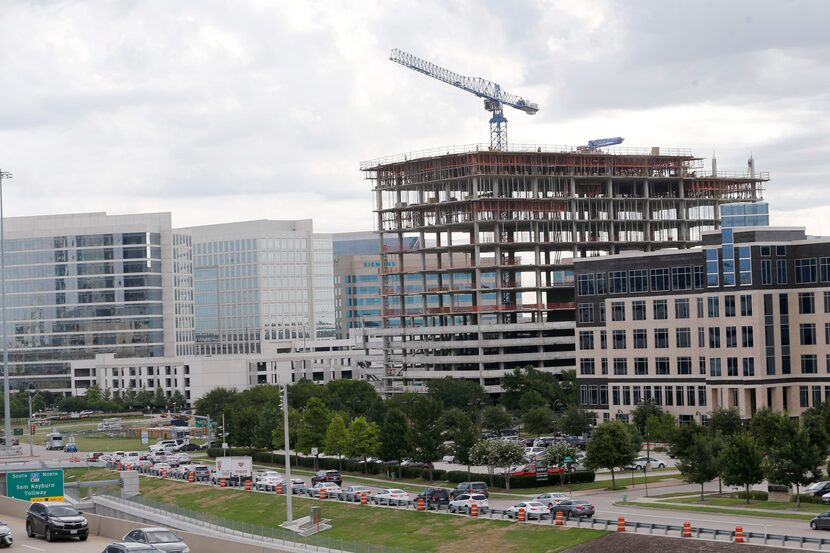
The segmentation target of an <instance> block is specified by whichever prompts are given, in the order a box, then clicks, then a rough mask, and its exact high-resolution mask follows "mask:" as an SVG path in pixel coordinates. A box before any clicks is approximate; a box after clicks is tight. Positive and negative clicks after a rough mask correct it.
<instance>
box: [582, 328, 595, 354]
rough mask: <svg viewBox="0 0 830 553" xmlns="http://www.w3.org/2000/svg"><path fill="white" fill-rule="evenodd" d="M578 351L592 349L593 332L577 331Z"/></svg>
mask: <svg viewBox="0 0 830 553" xmlns="http://www.w3.org/2000/svg"><path fill="white" fill-rule="evenodd" d="M579 349H594V332H593V331H592V330H580V331H579Z"/></svg>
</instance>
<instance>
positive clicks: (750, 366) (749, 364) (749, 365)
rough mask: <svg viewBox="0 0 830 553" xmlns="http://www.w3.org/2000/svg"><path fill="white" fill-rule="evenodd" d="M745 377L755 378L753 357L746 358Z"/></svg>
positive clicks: (744, 361) (744, 363) (744, 359)
mask: <svg viewBox="0 0 830 553" xmlns="http://www.w3.org/2000/svg"><path fill="white" fill-rule="evenodd" d="M743 365H744V376H755V359H754V358H753V357H744V358H743Z"/></svg>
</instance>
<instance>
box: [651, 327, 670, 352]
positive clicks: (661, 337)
mask: <svg viewBox="0 0 830 553" xmlns="http://www.w3.org/2000/svg"><path fill="white" fill-rule="evenodd" d="M654 347H655V348H658V349H663V348H667V347H669V329H668V328H655V329H654Z"/></svg>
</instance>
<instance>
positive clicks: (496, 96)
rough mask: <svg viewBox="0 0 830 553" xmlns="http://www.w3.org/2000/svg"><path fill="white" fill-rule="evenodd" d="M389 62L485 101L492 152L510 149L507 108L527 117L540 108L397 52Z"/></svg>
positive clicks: (488, 84)
mask: <svg viewBox="0 0 830 553" xmlns="http://www.w3.org/2000/svg"><path fill="white" fill-rule="evenodd" d="M389 59H390V60H392V61H394V62H395V63H399V64H401V65H403V66H404V67H408V68H410V69H414V70H415V71H418V72H420V73H423V74H424V75H427V76H429V77H432V78H433V79H438V80H439V81H443V82H445V83H447V84H449V85H452V86H454V87H456V88H460V89H461V90H466V91H467V92H471V93H473V94H475V95H476V96H478V97H479V98H484V109H486V110H487V111H489V112H490V113H492V117H491V118H490V148H491V149H493V150H506V149H507V118H506V117H505V116H504V106H510V107H513V108H516V109H518V110H521V111H523V112H525V113H527V114H528V115H534V114H535V113H536V112H537V111H539V105H538V104H534V103H533V102H529V101H527V100H525V99H524V98H522V97H520V96H516V95H515V94H510V93H508V92H505V91H504V90H503V89H502V87H501V85H499V84H498V83H494V82H491V81H488V80H486V79H482V78H481V77H465V76H464V75H460V74H458V73H455V72H454V71H450V70H449V69H444V68H443V67H440V66H438V65H435V64H434V63H431V62H428V61H426V60H423V59H421V58H418V57H416V56H413V55H412V54H408V53H406V52H403V51H401V50H398V49H397V48H396V49H394V50H392V54H391V55H390V56H389Z"/></svg>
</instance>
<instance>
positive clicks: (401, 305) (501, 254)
mask: <svg viewBox="0 0 830 553" xmlns="http://www.w3.org/2000/svg"><path fill="white" fill-rule="evenodd" d="M712 165H713V168H712V170H711V171H706V172H704V168H703V160H702V158H698V157H695V156H694V155H692V153H691V151H688V150H664V149H663V150H661V149H660V148H649V149H635V148H615V149H609V150H603V151H600V150H588V149H587V148H585V147H577V148H572V147H564V146H561V147H560V146H535V145H534V146H513V147H511V148H510V149H509V150H508V151H492V150H490V149H489V148H488V147H487V146H482V145H479V146H475V145H473V146H462V147H453V148H441V149H437V150H433V151H425V152H417V153H414V154H413V153H410V154H406V155H399V156H392V157H387V158H383V159H378V160H373V161H368V162H364V163H363V164H362V165H361V170H363V171H364V172H365V175H366V178H367V179H368V180H371V181H372V184H373V191H374V201H375V212H376V213H377V229H378V232H379V239H380V241H381V243H382V244H385V246H384V248H383V251H382V258H383V262H382V263H381V267H380V271H381V272H382V274H383V286H382V289H381V290H382V292H381V295H382V298H383V301H382V303H381V306H382V317H383V321H384V328H382V329H378V330H377V333H378V334H379V335H380V336H381V337H382V338H383V343H384V347H383V350H384V362H385V366H386V377H387V382H386V383H385V387H384V390H385V391H386V392H387V393H394V392H396V391H419V390H423V389H424V388H423V386H424V384H425V382H426V381H427V380H428V379H430V378H440V377H443V376H453V377H457V378H469V379H474V380H477V381H479V382H480V383H481V384H482V385H483V386H484V387H485V389H486V390H488V391H490V392H498V391H499V390H500V378H501V376H502V375H503V374H505V372H510V371H512V370H513V369H515V368H517V367H525V366H533V367H536V368H539V369H542V370H549V371H556V372H558V371H559V370H561V369H563V368H574V365H575V360H574V320H575V315H574V290H573V270H572V259H573V258H575V257H576V258H579V257H591V256H599V255H604V254H615V253H620V252H621V251H624V250H642V251H651V250H655V249H662V248H688V247H691V246H695V245H699V244H700V240H701V232H702V231H705V230H711V229H714V228H717V226H718V223H719V214H718V207H719V205H720V204H722V203H735V202H754V201H757V200H759V199H761V197H762V190H763V183H764V182H765V181H767V180H768V176H767V175H766V174H756V173H755V170H754V164H753V163H752V162H751V160H750V166H749V170H748V171H747V172H746V173H740V174H739V173H724V172H718V171H717V169H716V167H715V165H716V164H715V163H714V162H713V164H712ZM413 237H415V238H417V239H418V244H420V245H421V246H420V247H419V248H418V249H416V250H412V249H406V248H404V247H403V245H404V244H405V243H407V239H409V238H413ZM390 243H393V244H398V246H391V247H390V246H389V244H390ZM457 253H465V254H469V259H470V262H469V263H463V264H459V263H458V262H457V257H455V255H454V254H457ZM413 260H415V261H416V264H417V269H412V267H413ZM387 262H388V263H387ZM412 274H417V275H418V276H419V277H420V279H421V283H420V286H419V287H411V286H410V287H407V285H406V283H407V282H408V281H410V280H411V275H412ZM493 274H495V279H492V278H490V277H491V275H493ZM407 275H409V276H407ZM493 282H495V287H494V288H493V287H491V286H492V283H493ZM485 283H486V284H485Z"/></svg>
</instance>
